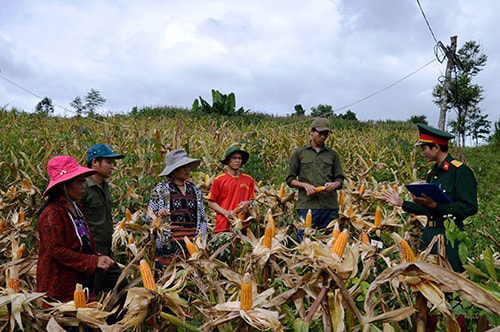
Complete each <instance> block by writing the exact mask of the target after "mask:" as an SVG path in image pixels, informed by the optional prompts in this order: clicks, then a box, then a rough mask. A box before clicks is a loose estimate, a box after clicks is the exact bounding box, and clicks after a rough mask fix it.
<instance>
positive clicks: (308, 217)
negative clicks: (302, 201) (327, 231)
mask: <svg viewBox="0 0 500 332" xmlns="http://www.w3.org/2000/svg"><path fill="white" fill-rule="evenodd" d="M312 220H313V216H312V212H311V209H309V210H307V214H306V223H305V227H306V228H310V227H311V225H312Z"/></svg>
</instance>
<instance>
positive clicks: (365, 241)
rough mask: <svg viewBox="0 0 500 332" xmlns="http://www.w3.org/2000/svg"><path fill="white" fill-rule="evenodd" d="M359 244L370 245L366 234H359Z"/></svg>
mask: <svg viewBox="0 0 500 332" xmlns="http://www.w3.org/2000/svg"><path fill="white" fill-rule="evenodd" d="M361 243H363V244H364V245H367V246H368V245H370V237H369V236H368V233H366V232H361Z"/></svg>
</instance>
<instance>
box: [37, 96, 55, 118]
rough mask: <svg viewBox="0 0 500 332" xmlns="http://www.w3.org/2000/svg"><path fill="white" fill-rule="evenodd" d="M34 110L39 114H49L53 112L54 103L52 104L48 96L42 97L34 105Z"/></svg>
mask: <svg viewBox="0 0 500 332" xmlns="http://www.w3.org/2000/svg"><path fill="white" fill-rule="evenodd" d="M35 112H36V114H38V115H41V116H49V115H52V114H53V113H54V105H52V99H50V98H49V97H45V98H43V99H42V100H41V101H40V102H39V103H38V104H36V106H35Z"/></svg>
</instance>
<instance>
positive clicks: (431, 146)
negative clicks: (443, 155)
mask: <svg viewBox="0 0 500 332" xmlns="http://www.w3.org/2000/svg"><path fill="white" fill-rule="evenodd" d="M435 145H439V148H440V149H441V151H443V152H448V144H437V143H424V144H421V145H420V146H421V147H423V146H428V147H429V148H431V149H432V148H433V147H434V146H435Z"/></svg>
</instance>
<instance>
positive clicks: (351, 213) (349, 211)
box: [347, 203, 354, 218]
mask: <svg viewBox="0 0 500 332" xmlns="http://www.w3.org/2000/svg"><path fill="white" fill-rule="evenodd" d="M353 214H354V206H353V205H352V203H351V204H350V205H349V210H348V211H347V216H348V217H349V218H350V217H352V215H353Z"/></svg>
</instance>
